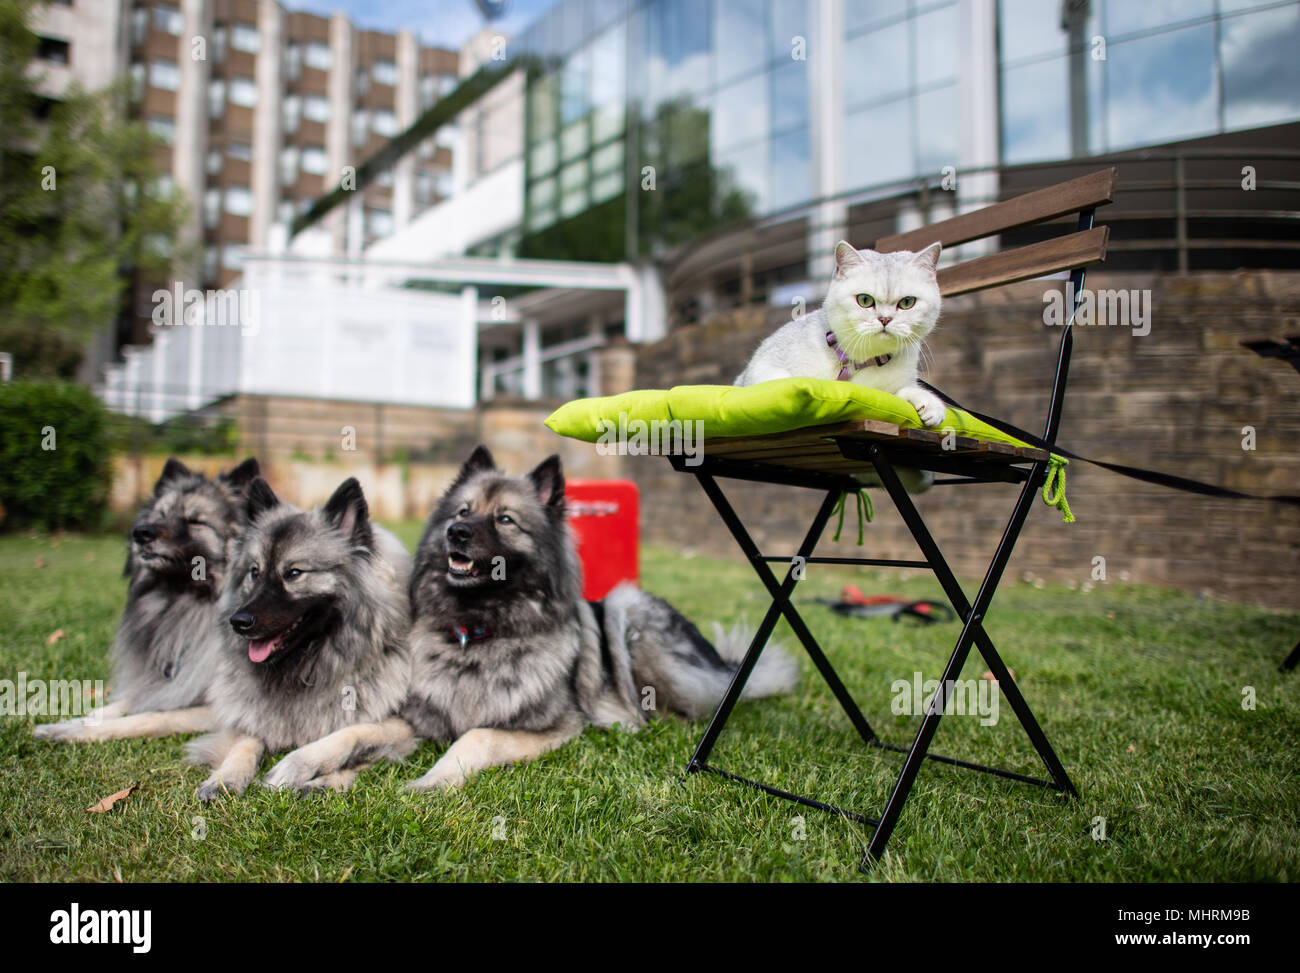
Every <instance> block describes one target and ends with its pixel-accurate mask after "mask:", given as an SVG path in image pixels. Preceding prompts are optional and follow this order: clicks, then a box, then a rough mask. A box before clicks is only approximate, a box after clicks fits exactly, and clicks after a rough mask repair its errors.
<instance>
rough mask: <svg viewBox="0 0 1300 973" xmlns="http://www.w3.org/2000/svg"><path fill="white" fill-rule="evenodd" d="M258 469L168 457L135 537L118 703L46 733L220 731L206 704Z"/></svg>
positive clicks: (43, 729)
mask: <svg viewBox="0 0 1300 973" xmlns="http://www.w3.org/2000/svg"><path fill="white" fill-rule="evenodd" d="M257 475H258V465H257V460H255V459H251V458H250V459H246V460H244V462H242V463H240V464H239V465H238V466H236V467H235V468H234V469H232V470H230V471H229V472H226V473H222V474H220V475H218V476H217V478H216V479H214V480H210V479H208V478H207V477H206V476H204V475H203V474H202V473H195V472H192V471H191V470H189V469H188V468H187V467H186V466H185V464H184V463H182V462H180V460H177V459H175V458H172V459H169V460H168V461H167V464H166V465H165V466H164V467H163V471H162V475H161V476H160V477H159V478H158V483H157V484H156V485H155V486H154V490H153V496H152V497H150V498H149V500H148V502H147V503H145V505H144V507H143V508H141V510H140V513H139V515H138V516H137V517H136V519H135V523H134V524H133V525H132V527H131V530H130V533H129V535H128V538H127V545H128V546H127V558H126V567H125V571H124V573H125V574H126V576H127V577H129V578H130V579H131V580H130V586H129V588H128V592H127V599H126V611H125V612H124V613H123V615H122V621H121V623H120V624H119V626H118V630H117V636H116V638H115V639H114V640H113V650H112V687H113V691H114V692H113V695H114V700H113V702H112V703H111V704H109V705H107V706H104V707H102V708H101V709H98V710H96V711H94V712H92V713H91V714H90V715H89V716H87V717H85V718H83V719H78V720H67V721H65V722H62V723H46V724H43V725H41V726H38V727H36V736H37V738H39V739H44V740H65V741H81V742H85V741H94V740H117V739H122V738H124V737H146V736H166V735H168V734H172V733H196V732H199V731H202V730H207V729H211V728H212V725H213V724H212V712H211V710H210V709H209V708H208V707H207V706H206V705H204V704H205V702H206V701H207V699H208V689H209V687H210V685H211V682H212V678H213V675H214V673H215V670H216V664H217V657H218V647H219V636H220V634H221V621H220V609H219V607H218V602H219V598H220V594H221V589H222V586H223V584H224V582H225V578H226V571H227V566H228V565H229V563H230V560H231V558H232V557H233V556H234V552H235V548H236V546H237V544H238V542H239V538H240V536H241V534H242V533H243V530H244V524H245V513H244V509H245V508H244V491H245V490H246V489H247V487H248V484H249V483H250V482H252V480H253V478H254V477H256V476H257ZM128 714H129V715H128Z"/></svg>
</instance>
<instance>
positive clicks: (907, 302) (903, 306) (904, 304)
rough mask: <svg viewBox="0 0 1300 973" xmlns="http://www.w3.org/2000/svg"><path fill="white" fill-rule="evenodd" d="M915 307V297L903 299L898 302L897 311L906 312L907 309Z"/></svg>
mask: <svg viewBox="0 0 1300 973" xmlns="http://www.w3.org/2000/svg"><path fill="white" fill-rule="evenodd" d="M915 305H916V298H915V297H905V298H903V299H902V300H901V301H899V302H898V309H899V310H900V311H906V310H907V309H908V308H909V307H914V306H915Z"/></svg>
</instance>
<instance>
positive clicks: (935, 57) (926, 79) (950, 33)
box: [912, 7, 957, 87]
mask: <svg viewBox="0 0 1300 973" xmlns="http://www.w3.org/2000/svg"><path fill="white" fill-rule="evenodd" d="M912 38H913V40H914V43H915V45H916V49H915V53H914V60H915V63H916V83H917V85H918V86H919V87H925V86H927V85H932V84H943V83H944V82H947V81H956V80H957V8H956V7H940V8H939V9H938V10H932V11H931V12H930V13H927V14H922V15H921V16H920V17H917V18H916V23H915V26H914V27H913V29H912Z"/></svg>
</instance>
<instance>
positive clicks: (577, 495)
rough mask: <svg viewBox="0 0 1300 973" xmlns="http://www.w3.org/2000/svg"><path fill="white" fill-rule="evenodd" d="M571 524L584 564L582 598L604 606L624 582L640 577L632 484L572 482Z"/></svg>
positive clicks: (568, 490) (567, 490) (568, 487)
mask: <svg viewBox="0 0 1300 973" xmlns="http://www.w3.org/2000/svg"><path fill="white" fill-rule="evenodd" d="M564 496H565V503H566V506H567V508H568V511H569V523H570V524H571V525H572V527H573V533H574V536H575V537H577V540H578V557H580V558H581V559H582V596H583V597H584V598H586V599H587V600H588V601H599V600H600V599H601V598H604V597H605V596H606V595H607V594H609V592H610V589H612V588H613V587H614V586H615V585H617V584H619V583H620V582H623V581H631V582H634V583H635V582H636V581H637V579H638V578H639V577H640V574H641V571H640V546H639V545H640V507H641V498H640V494H639V493H638V492H637V488H636V484H635V483H633V482H631V481H630V480H569V481H568V482H567V483H566V484H565V487H564Z"/></svg>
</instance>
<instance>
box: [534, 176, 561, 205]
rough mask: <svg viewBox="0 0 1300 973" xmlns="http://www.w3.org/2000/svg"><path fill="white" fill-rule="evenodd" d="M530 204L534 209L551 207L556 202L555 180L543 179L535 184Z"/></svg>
mask: <svg viewBox="0 0 1300 973" xmlns="http://www.w3.org/2000/svg"><path fill="white" fill-rule="evenodd" d="M528 202H529V204H530V205H532V206H533V207H538V206H550V205H551V204H552V203H554V202H555V179H554V178H551V179H543V180H541V182H535V183H533V188H532V192H531V193H530V194H529V197H528Z"/></svg>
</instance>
